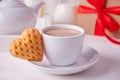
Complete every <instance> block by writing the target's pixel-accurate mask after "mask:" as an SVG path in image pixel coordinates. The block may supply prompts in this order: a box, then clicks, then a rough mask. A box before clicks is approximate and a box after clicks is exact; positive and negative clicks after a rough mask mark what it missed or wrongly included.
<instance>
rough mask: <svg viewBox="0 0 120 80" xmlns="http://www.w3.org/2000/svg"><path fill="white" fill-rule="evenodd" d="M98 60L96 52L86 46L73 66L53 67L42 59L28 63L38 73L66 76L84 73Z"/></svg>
mask: <svg viewBox="0 0 120 80" xmlns="http://www.w3.org/2000/svg"><path fill="white" fill-rule="evenodd" d="M98 60H99V54H98V52H97V51H96V50H95V49H93V48H90V47H87V46H86V47H84V49H83V52H82V54H81V57H80V58H79V59H78V60H77V61H76V63H75V64H73V65H71V66H66V67H58V66H53V65H51V64H49V62H48V60H47V59H46V58H44V59H43V61H42V62H33V61H30V62H29V63H30V64H32V65H33V66H34V67H36V68H37V69H38V70H40V71H44V72H47V73H51V74H56V75H68V74H74V73H78V72H81V71H84V70H86V69H88V68H89V67H91V66H92V65H94V64H95V63H96V62H97V61H98Z"/></svg>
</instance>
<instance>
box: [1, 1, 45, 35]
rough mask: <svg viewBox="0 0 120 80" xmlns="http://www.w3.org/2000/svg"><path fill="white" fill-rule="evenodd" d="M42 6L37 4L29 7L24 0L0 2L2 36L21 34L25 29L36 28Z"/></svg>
mask: <svg viewBox="0 0 120 80" xmlns="http://www.w3.org/2000/svg"><path fill="white" fill-rule="evenodd" d="M42 4H43V2H37V3H35V4H33V5H31V6H30V7H28V6H26V5H25V4H24V3H23V2H22V0H2V1H0V35H13V34H20V33H21V32H22V31H23V30H24V29H25V28H28V27H34V26H35V23H36V17H37V12H38V10H39V8H40V6H41V5H42Z"/></svg>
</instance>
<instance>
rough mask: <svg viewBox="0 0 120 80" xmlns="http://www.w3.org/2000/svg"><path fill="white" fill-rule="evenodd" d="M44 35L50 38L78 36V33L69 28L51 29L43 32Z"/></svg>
mask: <svg viewBox="0 0 120 80" xmlns="http://www.w3.org/2000/svg"><path fill="white" fill-rule="evenodd" d="M44 33H45V34H47V35H51V36H61V37H66V36H74V35H78V34H80V31H78V30H74V29H69V28H51V29H48V30H46V31H44Z"/></svg>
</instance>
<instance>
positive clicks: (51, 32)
mask: <svg viewBox="0 0 120 80" xmlns="http://www.w3.org/2000/svg"><path fill="white" fill-rule="evenodd" d="M41 33H42V37H43V43H44V49H45V54H46V57H47V59H48V61H49V62H50V63H51V64H52V65H56V66H68V65H72V64H74V63H75V62H76V61H77V59H78V58H79V57H80V54H81V52H82V48H83V41H84V34H85V32H84V29H83V28H81V27H79V26H75V25H68V24H58V25H51V26H48V27H44V28H43V29H42V30H41Z"/></svg>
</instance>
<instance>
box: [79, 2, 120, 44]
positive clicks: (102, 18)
mask: <svg viewBox="0 0 120 80" xmlns="http://www.w3.org/2000/svg"><path fill="white" fill-rule="evenodd" d="M87 1H88V2H89V3H90V4H91V5H92V6H94V8H91V7H87V6H85V5H79V6H78V13H80V14H84V13H95V12H97V16H98V17H97V20H96V25H95V31H94V34H95V35H105V36H106V37H107V38H108V39H109V40H110V41H111V42H113V43H115V44H119V45H120V42H119V41H116V40H114V39H112V38H111V37H110V36H108V35H107V34H106V33H105V28H107V29H108V30H109V31H110V32H114V31H117V30H118V29H119V28H120V26H119V24H118V23H117V22H116V21H115V20H114V19H113V18H112V17H110V16H109V15H108V14H107V13H112V14H116V15H120V6H117V7H111V8H105V2H106V0H87Z"/></svg>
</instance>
